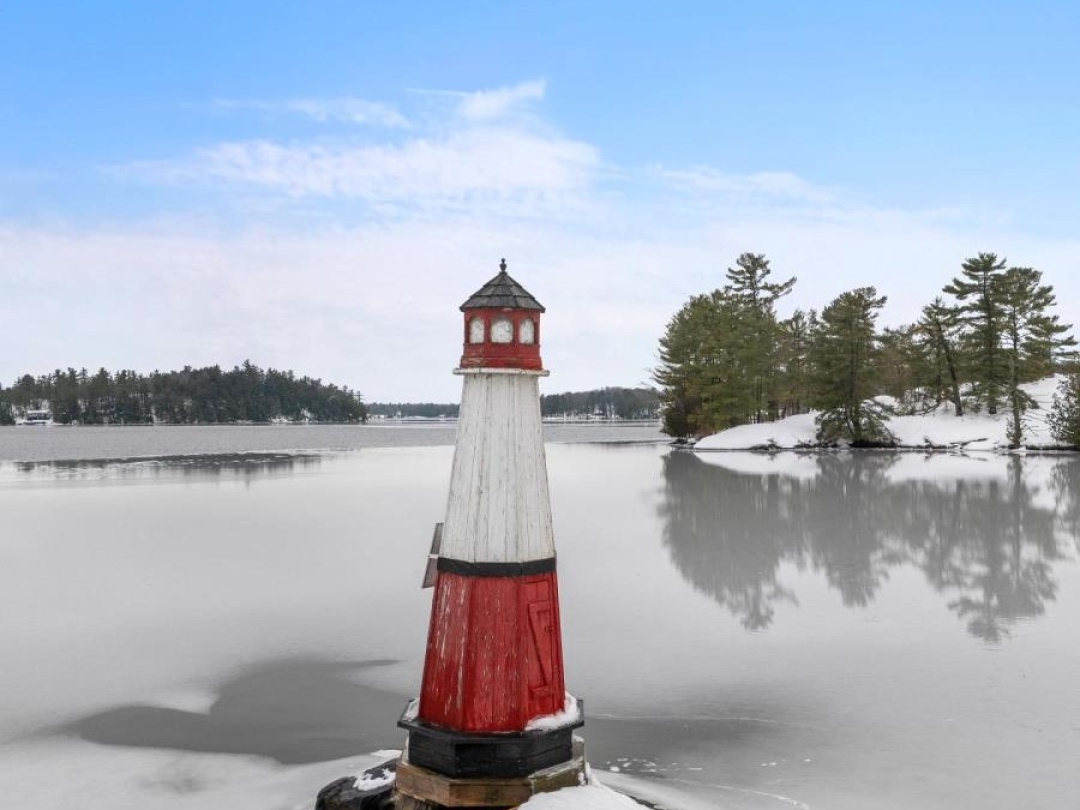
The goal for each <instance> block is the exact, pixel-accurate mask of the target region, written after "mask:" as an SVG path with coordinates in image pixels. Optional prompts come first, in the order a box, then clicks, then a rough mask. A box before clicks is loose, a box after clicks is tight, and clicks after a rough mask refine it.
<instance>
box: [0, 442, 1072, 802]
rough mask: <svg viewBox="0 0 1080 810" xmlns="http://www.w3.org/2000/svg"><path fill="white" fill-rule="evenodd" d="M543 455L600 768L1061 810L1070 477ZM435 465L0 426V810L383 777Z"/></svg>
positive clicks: (930, 467)
mask: <svg viewBox="0 0 1080 810" xmlns="http://www.w3.org/2000/svg"><path fill="white" fill-rule="evenodd" d="M548 431H549V432H548V438H549V444H548V446H547V453H548V466H549V472H550V481H551V487H552V508H553V512H554V519H555V530H556V542H557V544H558V548H559V556H560V560H559V578H560V593H561V600H562V614H563V632H564V652H565V659H566V675H567V683H568V685H569V688H570V689H571V691H572V692H574V693H575V694H576V695H578V696H580V697H582V698H584V699H585V701H586V710H587V723H586V726H585V728H584V732H583V733H584V736H585V738H586V741H587V744H588V750H589V758H590V760H591V762H592V764H593V766H594V768H595V769H596V770H597V771H599V772H605V771H606V772H609V773H611V774H612V776H611V777H610V778H611V779H612V780H614V781H617V780H619V779H620V778H625V777H626V775H627V774H629V775H630V776H631V777H635V778H637V779H639V780H649V784H650V785H652V786H653V787H654V788H656V789H657V790H660V791H661V792H663V791H677V792H679V793H681V794H683V795H684V796H685V797H687V798H686V802H685V804H684V805H683V806H684V807H686V808H688V810H689V808H691V807H699V806H700V807H708V806H712V807H721V808H813V810H884V809H885V808H890V809H891V808H903V809H904V810H918V808H927V809H934V810H936V809H938V808H940V809H941V810H946V808H947V809H948V810H955V808H959V807H978V808H980V810H988V809H990V810H992V809H994V808H1001V810H1005V808H1008V810H1013V808H1016V807H1025V808H1046V809H1047V810H1050V808H1053V809H1054V810H1058V808H1063V807H1068V806H1072V804H1074V803H1075V795H1076V788H1077V784H1078V783H1077V777H1076V762H1077V761H1080V688H1077V673H1078V672H1080V630H1078V626H1080V564H1078V557H1080V548H1078V540H1077V538H1078V534H1080V460H1076V459H1073V458H1070V457H1065V456H1058V457H1054V456H1028V457H1026V458H1018V457H1005V456H980V457H974V458H964V457H957V456H938V457H932V458H925V457H923V456H920V455H914V454H887V453H863V454H825V455H820V456H800V455H795V454H781V455H779V456H776V457H774V458H769V457H764V456H757V455H752V454H746V453H715V454H702V455H701V456H695V455H692V454H689V453H683V452H677V451H672V450H670V449H669V448H668V447H666V446H664V445H661V444H655V443H632V442H634V441H643V440H651V439H655V438H657V436H656V434H655V429H654V428H649V427H641V426H636V427H635V426H619V427H596V426H561V425H557V426H550V427H549V428H548ZM452 441H453V428H452V426H445V425H444V426H438V425H436V426H426V425H425V426H415V427H414V426H409V427H371V428H348V427H326V428H321V427H312V428H299V427H285V428H269V427H248V428H232V427H208V428H116V429H109V428H70V429H69V428H49V429H33V428H0V560H2V565H0V684H2V689H0V796H2V797H3V800H2V802H0V804H2V805H3V806H7V805H9V804H10V805H12V806H24V807H28V808H35V810H52V809H53V808H56V810H59V809H60V808H67V807H70V806H75V805H77V806H79V807H80V808H85V809H86V810H128V808H136V807H138V808H143V807H148V806H150V807H155V808H160V809H163V810H172V809H173V808H176V809H177V810H180V809H181V808H183V809H184V810H187V809H188V808H191V809H192V810H194V809H195V808H211V809H212V810H218V808H221V810H224V808H226V807H228V808H230V810H246V808H251V810H256V808H258V810H276V809H277V808H281V810H293V809H294V808H297V807H300V806H303V804H302V803H303V802H304V801H305V799H308V800H310V799H311V798H313V797H314V793H315V791H316V790H317V789H318V788H319V787H321V786H322V785H323V784H324V783H326V782H328V781H330V779H332V778H334V777H336V776H339V775H343V774H344V773H346V772H347V770H348V768H349V767H354V766H359V765H363V764H365V763H366V762H367V760H366V759H365V758H364V757H363V756H361V755H363V754H365V753H366V752H371V751H374V750H377V749H383V748H397V747H400V744H401V734H400V732H399V731H398V729H397V728H396V727H395V725H394V723H395V721H396V718H397V715H398V714H399V713H400V711H401V709H402V708H403V705H404V702H405V700H406V698H408V697H410V696H413V695H414V694H415V693H416V692H417V691H418V689H419V682H420V668H421V666H422V662H423V651H424V639H425V634H426V626H427V619H428V609H429V604H430V594H431V591H422V590H421V589H420V587H419V583H420V580H421V577H422V575H423V570H424V562H425V555H426V553H427V546H428V544H429V541H430V537H431V528H432V525H433V524H434V523H435V522H436V521H438V520H441V519H442V517H443V509H444V507H445V501H446V495H447V487H448V482H449V473H450V461H451V457H452V453H453V448H452V446H451V443H452ZM695 799H696V800H697V801H699V802H700V803H699V804H693V801H694V800H695Z"/></svg>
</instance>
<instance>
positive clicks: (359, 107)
mask: <svg viewBox="0 0 1080 810" xmlns="http://www.w3.org/2000/svg"><path fill="white" fill-rule="evenodd" d="M214 106H215V107H218V108H221V109H226V110H257V111H259V112H264V113H269V114H274V115H302V116H305V117H307V118H311V119H314V120H315V121H342V122H346V123H350V124H358V125H363V126H379V127H387V128H401V129H407V128H408V127H410V126H411V125H410V123H409V120H408V119H407V118H405V116H404V115H402V114H401V113H400V112H398V110H397V109H396V108H395V107H393V106H391V105H389V104H382V103H379V102H376V101H366V100H364V99H362V98H299V99H283V100H279V101H258V100H242V99H217V100H216V101H215V102H214Z"/></svg>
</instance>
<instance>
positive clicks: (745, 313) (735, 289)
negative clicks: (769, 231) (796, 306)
mask: <svg viewBox="0 0 1080 810" xmlns="http://www.w3.org/2000/svg"><path fill="white" fill-rule="evenodd" d="M771 274H772V270H771V269H770V268H769V260H768V259H766V258H765V256H764V255H763V254H760V253H743V254H742V255H741V256H739V258H738V259H736V260H735V267H729V268H728V270H727V278H728V284H727V287H726V290H727V291H728V293H729V294H730V295H731V297H732V298H733V299H734V300H735V301H738V302H740V303H741V304H743V307H742V312H741V313H740V317H741V320H743V321H744V323H743V324H741V329H740V332H741V334H742V337H743V341H744V342H743V347H742V349H743V355H744V356H743V358H742V365H743V368H744V372H745V375H746V377H747V382H748V384H749V385H750V395H751V400H752V408H753V414H752V416H753V419H754V421H757V422H762V421H764V420H765V419H766V418H768V419H770V420H772V419H776V417H777V415H778V409H779V400H780V388H781V381H780V379H779V376H780V374H779V372H780V369H779V357H778V348H779V343H780V337H781V328H780V325H779V324H778V323H777V320H776V309H775V304H776V301H777V299H779V298H782V297H783V296H785V295H787V294H788V293H790V292H791V289H792V287H794V286H795V278H794V277H792V278H789V279H788V280H787V281H784V282H781V283H775V282H770V281H768V278H769V276H770V275H771Z"/></svg>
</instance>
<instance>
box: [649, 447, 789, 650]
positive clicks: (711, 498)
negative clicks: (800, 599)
mask: <svg viewBox="0 0 1080 810" xmlns="http://www.w3.org/2000/svg"><path fill="white" fill-rule="evenodd" d="M664 483H665V487H664V498H663V501H662V503H661V505H660V508H659V509H660V515H661V517H663V518H664V519H665V526H664V544H665V545H666V546H667V547H668V549H669V551H670V553H671V556H672V561H673V562H674V563H675V566H676V568H677V569H678V570H679V573H680V574H682V576H683V577H684V578H685V579H686V580H687V581H688V582H689V583H690V584H691V585H693V586H694V588H695V589H696V590H698V591H701V592H702V593H705V594H708V595H709V596H711V597H712V598H713V599H715V600H716V601H717V602H718V603H719V604H721V605H724V606H725V607H727V609H728V610H730V611H731V613H732V615H735V616H739V617H740V618H741V620H742V624H743V626H744V627H745V628H746V629H747V630H761V629H764V628H766V627H768V626H769V625H770V624H772V621H773V614H774V612H775V611H774V605H775V604H776V603H777V602H785V601H787V602H794V601H795V597H794V594H792V593H791V592H790V591H789V590H787V589H786V588H784V587H783V586H782V585H781V584H780V583H779V581H778V580H777V571H778V569H779V567H780V563H781V562H783V561H784V560H787V561H790V562H796V563H800V562H801V561H802V557H803V552H802V539H801V537H800V534H799V528H798V527H799V526H800V525H801V521H800V520H799V519H798V515H796V514H793V511H792V507H795V509H798V508H799V505H800V504H801V502H802V499H801V497H800V495H799V494H798V493H797V492H792V490H797V489H798V488H799V487H800V485H801V482H799V481H792V480H787V479H785V480H781V479H780V478H779V477H778V476H760V477H759V476H745V475H739V474H737V473H733V472H730V471H729V470H725V469H723V468H721V467H713V466H709V465H705V464H702V463H701V461H700V460H698V459H697V458H695V457H694V456H692V455H690V454H688V453H672V454H670V455H668V456H666V457H665V458H664Z"/></svg>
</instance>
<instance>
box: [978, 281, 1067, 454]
mask: <svg viewBox="0 0 1080 810" xmlns="http://www.w3.org/2000/svg"><path fill="white" fill-rule="evenodd" d="M995 286H996V291H995V295H996V298H997V299H998V302H999V308H1000V310H1001V317H1002V332H1003V336H1004V346H1003V353H1004V355H1005V358H1006V367H1007V370H1008V376H1007V378H1006V386H1005V392H1004V393H1005V398H1006V400H1007V402H1008V404H1009V428H1008V438H1009V444H1010V445H1011V446H1012V447H1019V446H1020V445H1021V444H1022V443H1023V415H1024V412H1025V411H1027V410H1028V409H1029V408H1037V407H1039V406H1038V404H1037V403H1036V402H1035V400H1033V399H1032V398H1031V397H1030V396H1029V395H1028V394H1027V393H1025V392H1024V391H1023V390H1022V389H1021V388H1020V385H1021V384H1022V383H1025V382H1031V381H1033V380H1037V379H1040V378H1041V377H1045V376H1048V375H1049V374H1052V373H1053V370H1054V365H1055V359H1056V358H1057V356H1058V355H1059V354H1061V353H1062V352H1063V351H1066V350H1069V349H1071V348H1072V347H1073V346H1075V345H1076V341H1075V340H1074V339H1073V338H1072V336H1070V335H1067V334H1066V333H1067V332H1068V331H1069V327H1068V326H1066V325H1064V324H1062V323H1060V322H1059V321H1058V318H1057V316H1056V315H1051V314H1050V313H1049V311H1048V310H1049V309H1050V308H1051V307H1053V306H1054V304H1055V297H1054V290H1053V288H1052V287H1051V286H1050V285H1048V284H1043V283H1042V273H1040V272H1039V271H1038V270H1035V269H1033V268H1030V267H1010V268H1009V269H1008V270H1007V271H1006V272H1005V274H1004V275H1002V276H1000V277H998V278H997V279H996V281H995Z"/></svg>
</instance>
